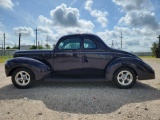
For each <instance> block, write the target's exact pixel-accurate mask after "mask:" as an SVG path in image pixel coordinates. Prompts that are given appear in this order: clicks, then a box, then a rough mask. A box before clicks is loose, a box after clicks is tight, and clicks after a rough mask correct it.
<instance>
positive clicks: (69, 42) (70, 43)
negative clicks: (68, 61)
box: [58, 38, 80, 50]
mask: <svg viewBox="0 0 160 120" xmlns="http://www.w3.org/2000/svg"><path fill="white" fill-rule="evenodd" d="M58 49H60V50H70V49H71V50H76V49H80V40H79V39H78V38H68V39H65V40H62V41H61V42H60V43H59V45H58Z"/></svg>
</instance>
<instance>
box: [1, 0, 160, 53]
mask: <svg viewBox="0 0 160 120" xmlns="http://www.w3.org/2000/svg"><path fill="white" fill-rule="evenodd" d="M159 10H160V0H67V1H66V0H58V1H53V0H41V1H38V0H27V1H26V0H5V1H4V0H0V44H2V43H3V33H6V44H7V45H9V46H14V45H15V44H16V45H18V34H19V33H22V41H21V42H22V44H23V45H27V44H30V45H32V44H34V40H35V31H34V30H35V29H36V28H38V30H39V31H38V41H40V43H41V44H42V45H45V44H46V38H47V39H48V40H49V41H48V42H49V44H50V45H53V44H55V43H56V41H57V40H58V39H59V38H60V37H61V36H63V35H66V34H72V33H93V34H97V35H98V36H100V37H101V38H102V39H103V40H104V41H105V43H106V44H108V45H109V46H111V43H112V41H113V43H114V48H120V35H121V33H122V34H123V50H126V51H134V52H138V51H139V52H146V51H150V47H151V45H152V43H153V42H158V39H157V36H158V35H159V34H160V13H159Z"/></svg>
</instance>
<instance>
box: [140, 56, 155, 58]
mask: <svg viewBox="0 0 160 120" xmlns="http://www.w3.org/2000/svg"><path fill="white" fill-rule="evenodd" d="M138 57H140V58H156V57H155V56H138Z"/></svg>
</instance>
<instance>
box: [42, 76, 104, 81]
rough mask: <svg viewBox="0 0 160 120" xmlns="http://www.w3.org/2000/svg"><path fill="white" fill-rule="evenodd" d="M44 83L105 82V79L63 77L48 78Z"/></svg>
mask: <svg viewBox="0 0 160 120" xmlns="http://www.w3.org/2000/svg"><path fill="white" fill-rule="evenodd" d="M44 81H53V82H102V81H105V79H104V78H68V77H67V78H64V77H63V78H62V77H47V78H45V79H44Z"/></svg>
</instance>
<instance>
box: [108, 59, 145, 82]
mask: <svg viewBox="0 0 160 120" xmlns="http://www.w3.org/2000/svg"><path fill="white" fill-rule="evenodd" d="M141 63H142V61H141V60H140V59H138V58H132V57H121V58H117V59H115V60H113V61H111V62H110V63H109V64H108V65H107V67H106V80H112V79H113V75H114V72H115V71H116V70H117V69H119V68H121V67H129V68H131V69H132V70H133V71H134V72H135V74H136V75H137V76H138V74H137V72H138V70H137V66H139V65H140V64H141Z"/></svg>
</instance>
